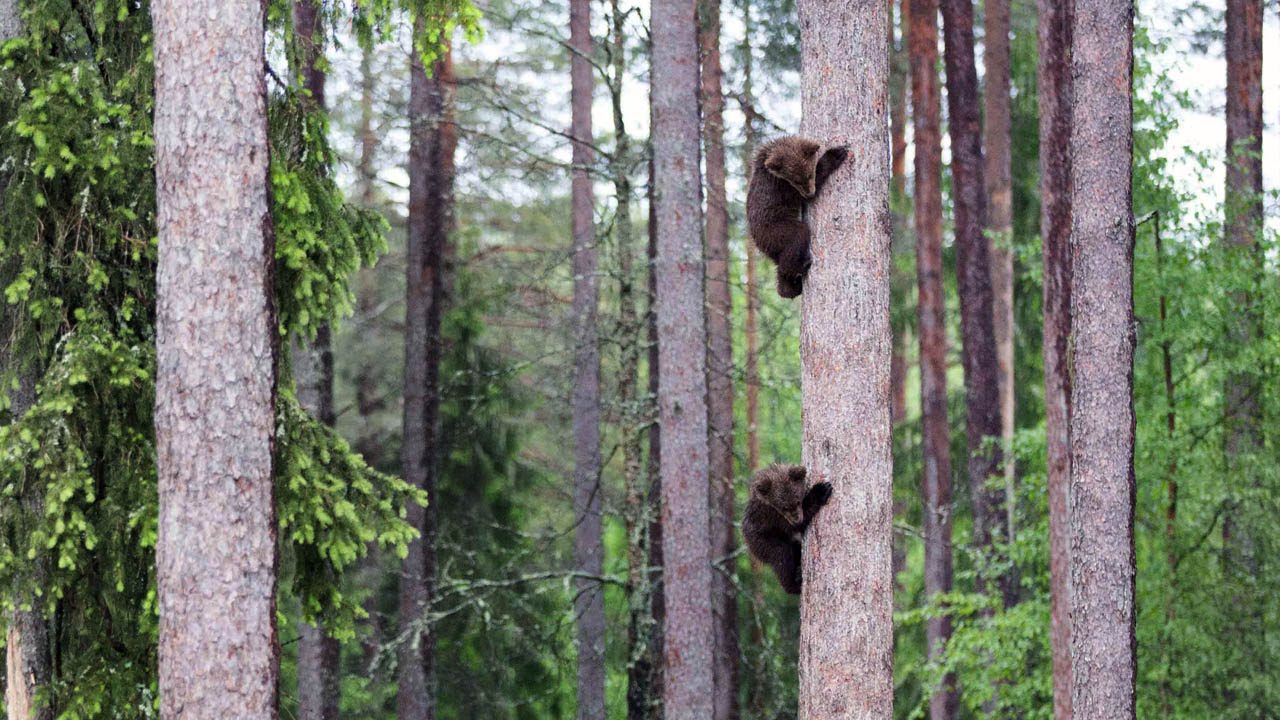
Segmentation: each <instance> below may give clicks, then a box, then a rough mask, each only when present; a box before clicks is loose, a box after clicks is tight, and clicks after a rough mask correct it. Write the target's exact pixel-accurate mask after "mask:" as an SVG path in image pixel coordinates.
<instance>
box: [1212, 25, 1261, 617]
mask: <svg viewBox="0 0 1280 720" xmlns="http://www.w3.org/2000/svg"><path fill="white" fill-rule="evenodd" d="M1262 6H1263V3H1262V0H1228V1H1227V14H1226V25H1227V33H1226V60H1227V101H1226V121H1227V168H1226V192H1225V196H1224V198H1225V203H1224V205H1225V209H1226V218H1225V220H1226V251H1227V253H1228V254H1229V255H1230V257H1231V258H1232V262H1231V266H1232V267H1233V268H1236V267H1239V268H1245V267H1248V265H1249V264H1250V263H1251V262H1257V256H1258V252H1257V236H1258V231H1259V230H1260V229H1261V228H1262V222H1263V205H1262V197H1263V196H1262V10H1263V7H1262ZM1254 275H1255V276H1256V275H1257V273H1256V272H1255V273H1254ZM1251 280H1253V281H1254V282H1257V281H1258V280H1259V278H1257V277H1254V278H1251ZM1250 284H1252V283H1250ZM1232 303H1233V304H1234V305H1235V306H1236V307H1238V308H1240V309H1242V310H1243V312H1240V313H1239V314H1238V315H1237V317H1236V319H1235V322H1234V324H1233V326H1232V327H1231V329H1230V335H1231V340H1232V342H1233V344H1235V345H1236V346H1238V347H1241V348H1243V347H1247V346H1249V345H1250V344H1252V343H1254V342H1256V341H1257V338H1258V337H1259V336H1260V335H1261V327H1260V322H1259V320H1260V317H1259V316H1260V312H1259V310H1258V309H1257V308H1256V307H1255V303H1254V300H1253V299H1252V298H1251V297H1250V293H1249V292H1248V291H1247V290H1236V291H1233V292H1232ZM1259 391H1260V387H1259V382H1258V378H1257V376H1256V374H1254V373H1250V372H1236V373H1233V374H1232V375H1231V376H1230V377H1228V378H1227V381H1226V392H1225V395H1226V418H1225V420H1226V435H1227V437H1226V447H1225V454H1226V462H1227V467H1228V468H1230V470H1229V475H1230V476H1231V477H1236V478H1241V479H1242V480H1243V481H1244V482H1245V483H1247V484H1250V485H1253V484H1256V482H1257V480H1256V473H1257V471H1256V469H1255V467H1254V466H1253V465H1252V464H1251V463H1250V461H1249V460H1248V456H1250V455H1252V454H1253V453H1255V452H1257V450H1258V449H1259V448H1260V447H1261V444H1262V436H1261V433H1260V432H1259V428H1260V427H1261V422H1262V420H1261V408H1260V406H1259V402H1258V401H1259ZM1242 456H1243V457H1242ZM1252 534H1253V532H1252V531H1251V529H1250V528H1248V527H1247V524H1246V526H1244V527H1241V526H1240V524H1239V523H1238V522H1237V520H1236V514H1235V513H1234V512H1232V511H1228V512H1227V513H1226V515H1225V518H1224V520H1223V523H1222V535H1223V546H1224V555H1223V557H1224V558H1225V559H1226V560H1227V572H1228V573H1232V574H1237V575H1238V576H1239V575H1240V574H1243V575H1252V574H1254V573H1256V572H1257V557H1256V555H1257V549H1256V548H1255V547H1254V540H1253V538H1252V537H1251V536H1252ZM1247 614H1248V615H1253V612H1252V611H1250V612H1249V613H1247Z"/></svg>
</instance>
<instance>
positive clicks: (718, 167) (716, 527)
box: [698, 0, 739, 720]
mask: <svg viewBox="0 0 1280 720" xmlns="http://www.w3.org/2000/svg"><path fill="white" fill-rule="evenodd" d="M698 11H699V18H698V20H699V24H698V29H699V41H700V42H699V44H700V45H701V52H702V73H701V78H702V118H703V119H702V136H703V144H704V147H705V149H706V153H707V159H706V163H707V228H706V232H707V234H706V258H707V284H706V292H707V432H708V437H707V446H708V452H709V465H710V472H711V557H712V559H713V560H714V561H715V566H714V567H713V568H712V575H711V611H712V615H713V617H714V622H715V655H714V658H713V660H712V663H713V664H712V675H713V676H714V682H715V697H714V698H713V702H714V705H715V707H714V712H713V715H712V717H714V718H715V720H730V719H731V718H736V717H737V716H738V656H739V653H738V593H737V583H736V582H734V576H735V575H736V573H735V572H734V571H735V568H736V567H737V562H736V554H735V551H736V550H737V547H738V543H737V536H738V532H737V525H736V524H735V522H734V520H735V516H736V508H735V505H736V502H735V501H736V494H735V492H734V482H733V344H732V339H731V336H732V328H731V326H730V323H731V320H732V318H733V314H732V313H733V306H732V299H731V297H730V292H729V208H728V198H727V195H726V192H725V155H724V94H723V92H722V91H721V82H722V74H723V73H722V71H721V69H720V0H699V2H698Z"/></svg>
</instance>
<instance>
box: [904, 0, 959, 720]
mask: <svg viewBox="0 0 1280 720" xmlns="http://www.w3.org/2000/svg"><path fill="white" fill-rule="evenodd" d="M909 25H910V57H911V111H912V123H913V124H912V127H913V129H914V133H915V151H916V152H915V221H916V278H917V283H918V286H919V302H918V305H917V309H916V312H917V325H918V326H919V333H920V406H921V407H920V410H921V418H922V428H921V434H922V444H923V446H924V474H923V476H922V478H921V480H922V486H921V488H920V495H921V498H922V500H923V505H924V513H923V521H924V522H923V529H924V592H925V597H926V598H932V597H933V596H935V595H937V594H939V593H946V592H950V591H951V578H952V558H951V428H950V425H949V424H948V422H947V318H946V305H947V302H946V291H945V286H944V284H943V281H942V272H943V271H942V135H941V130H940V129H939V128H940V121H939V116H940V114H941V107H940V101H939V97H938V71H937V69H936V68H937V65H938V2H937V0H913V1H912V3H911V9H910V16H909ZM925 638H926V642H927V645H928V652H929V657H930V658H931V659H933V658H937V657H938V656H939V655H941V653H942V650H943V648H944V647H945V646H946V643H947V641H948V640H949V639H950V638H951V618H949V617H945V616H943V617H934V618H930V619H929V623H928V625H927V626H926V628H925ZM955 685H956V682H955V676H954V675H950V676H948V677H946V678H945V679H944V680H943V687H942V688H941V689H939V690H938V691H937V692H935V693H934V694H933V696H932V697H930V698H929V718H930V720H952V719H953V718H955V717H956V711H957V708H958V707H959V701H960V697H959V694H958V693H957V692H956V690H955Z"/></svg>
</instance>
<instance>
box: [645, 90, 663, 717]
mask: <svg viewBox="0 0 1280 720" xmlns="http://www.w3.org/2000/svg"><path fill="white" fill-rule="evenodd" d="M650 97H652V90H651V91H650ZM652 113H653V103H652V101H650V115H651V117H650V126H651V127H652ZM653 168H654V156H653V152H652V147H650V154H649V183H648V192H649V245H648V248H647V251H646V253H647V261H648V266H649V399H648V402H647V404H646V405H647V406H646V412H647V414H648V417H649V518H650V520H649V567H650V568H651V571H650V576H651V577H656V579H655V580H654V581H653V598H652V601H651V603H650V607H651V610H652V612H653V638H652V640H651V645H652V648H651V651H650V654H649V655H650V659H649V662H650V665H651V667H652V670H653V676H652V677H651V678H650V686H649V691H650V697H649V698H648V701H649V717H658V716H659V715H660V714H661V713H662V701H663V700H662V699H663V685H664V675H665V672H666V667H665V665H664V662H663V657H664V656H665V654H666V650H665V646H666V624H667V601H666V584H665V570H664V568H663V555H662V553H663V550H662V542H663V540H662V526H663V524H664V523H665V522H666V520H665V519H664V517H663V514H662V503H663V500H662V498H663V495H662V428H661V426H660V424H659V418H658V413H659V410H658V390H659V387H658V386H659V384H660V381H661V378H662V373H661V372H660V370H661V358H660V356H659V352H658V302H657V300H658V204H657V202H656V200H655V199H656V198H657V192H656V190H655V186H654V169H653Z"/></svg>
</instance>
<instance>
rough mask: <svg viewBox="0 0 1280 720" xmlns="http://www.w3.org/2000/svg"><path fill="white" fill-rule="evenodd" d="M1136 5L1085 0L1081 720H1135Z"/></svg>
mask: <svg viewBox="0 0 1280 720" xmlns="http://www.w3.org/2000/svg"><path fill="white" fill-rule="evenodd" d="M1132 33H1133V4H1132V2H1128V1H1127V0H1076V13H1075V29H1074V32H1073V37H1074V48H1073V51H1072V55H1073V57H1072V75H1073V77H1074V79H1075V87H1074V98H1073V103H1072V105H1073V110H1072V115H1071V123H1072V133H1071V156H1072V163H1073V165H1072V170H1071V185H1072V203H1071V205H1072V211H1073V218H1072V228H1071V240H1070V242H1071V261H1072V262H1071V265H1072V272H1073V274H1074V278H1073V284H1072V293H1071V333H1072V334H1071V338H1072V345H1073V347H1072V348H1071V349H1070V352H1071V358H1070V362H1071V368H1072V370H1073V373H1072V387H1071V408H1072V413H1071V488H1070V493H1069V495H1068V498H1069V503H1070V533H1071V616H1070V617H1071V658H1072V672H1073V675H1074V683H1073V698H1072V710H1073V712H1074V714H1075V717H1079V718H1090V719H1091V720H1092V719H1094V718H1099V719H1105V718H1133V717H1134V712H1135V685H1134V664H1135V661H1136V641H1135V635H1134V620H1135V614H1134V577H1135V567H1134V548H1133V513H1134V494H1133V493H1134V475H1133V441H1134V414H1133V347H1134V326H1133V215H1132V206H1131V197H1130V179H1131V159H1130V153H1131V151H1132V146H1133V133H1132V119H1133V118H1132V115H1133V113H1132V95H1131V87H1132V82H1133V74H1132V71H1133V44H1132V37H1133V35H1132Z"/></svg>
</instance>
